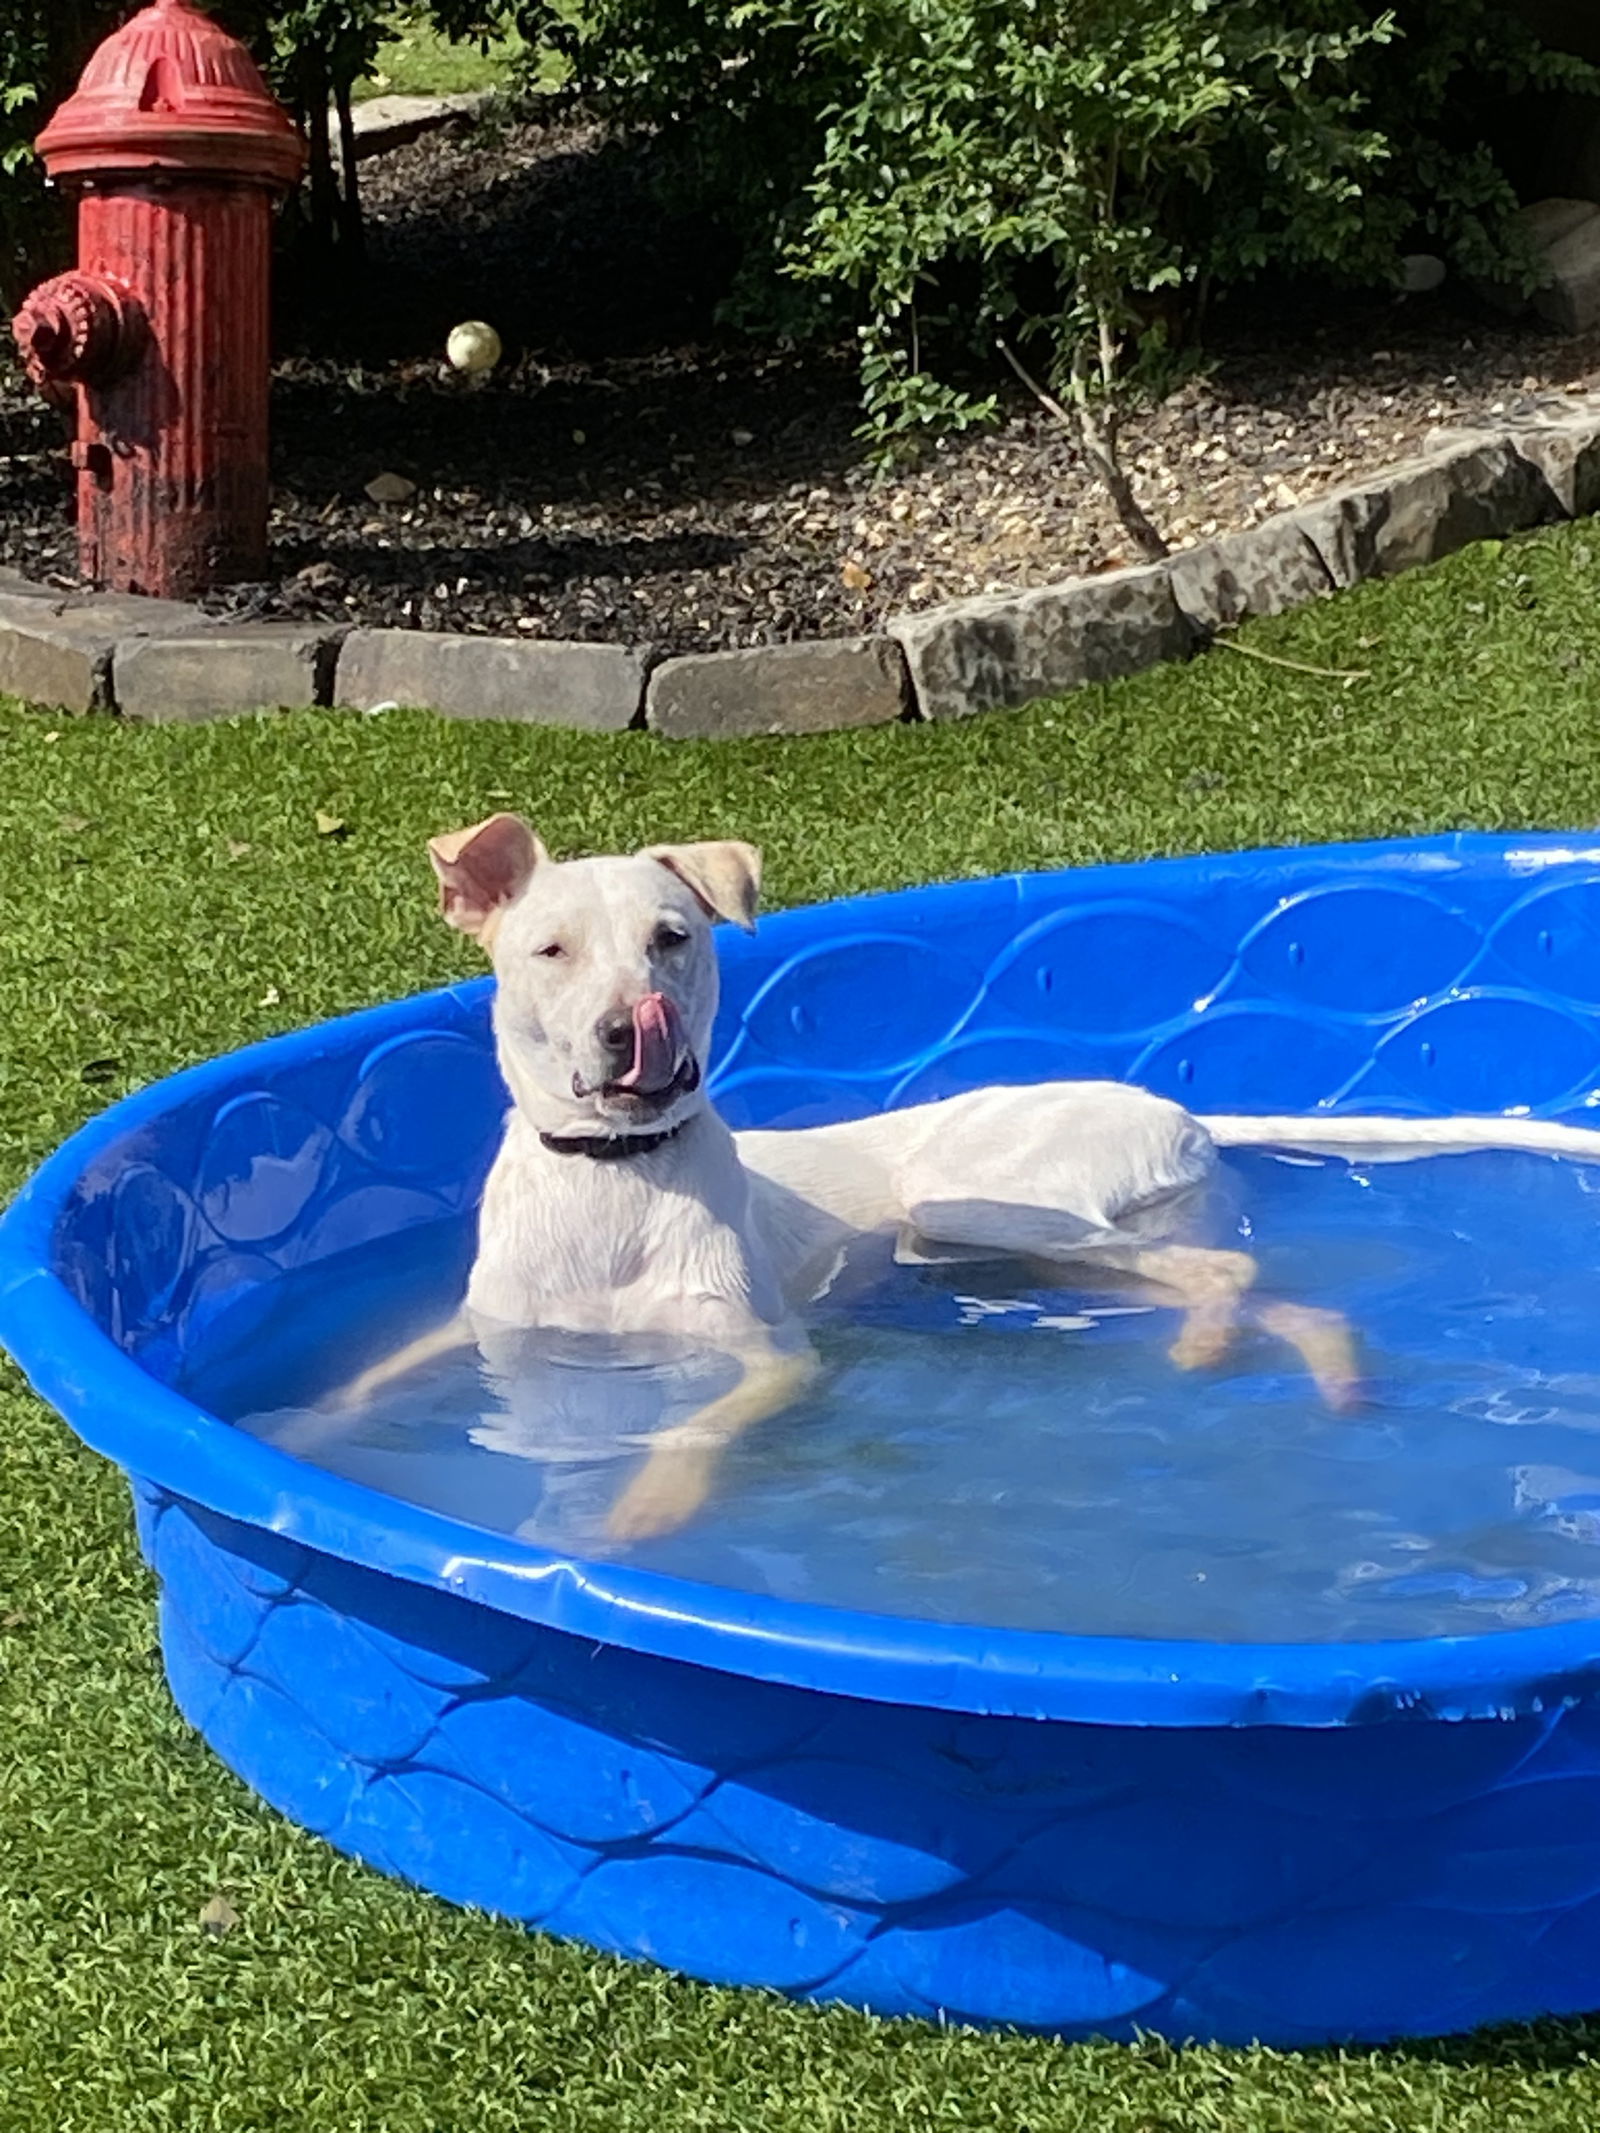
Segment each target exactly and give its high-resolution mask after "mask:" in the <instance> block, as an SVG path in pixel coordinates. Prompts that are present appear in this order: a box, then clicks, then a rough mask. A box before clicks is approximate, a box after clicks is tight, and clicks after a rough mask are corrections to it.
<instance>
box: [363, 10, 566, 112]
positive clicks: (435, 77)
mask: <svg viewBox="0 0 1600 2133" xmlns="http://www.w3.org/2000/svg"><path fill="white" fill-rule="evenodd" d="M514 78H515V79H520V80H521V81H522V82H523V83H525V84H530V83H533V82H538V83H539V84H540V85H542V86H544V87H549V88H554V87H556V86H557V85H558V84H559V81H560V79H561V68H560V64H559V62H558V61H557V60H556V59H555V56H554V54H552V53H548V52H541V53H540V55H539V57H538V61H537V64H535V63H534V61H533V59H532V56H531V54H530V50H529V47H528V45H527V44H526V43H525V41H524V40H523V38H522V37H521V36H519V35H518V33H517V30H516V28H515V26H514V25H513V24H512V23H511V21H510V20H509V18H508V19H507V21H506V22H505V23H504V25H503V26H502V28H501V29H500V31H499V33H498V34H497V35H495V36H493V37H491V38H489V39H488V40H487V41H484V40H482V39H479V38H470V37H469V38H466V39H463V40H460V41H457V40H454V39H451V38H448V37H442V36H441V35H440V34H439V32H438V31H437V30H436V29H435V28H434V27H433V25H432V24H431V23H430V22H427V21H425V20H423V19H421V18H420V17H418V16H415V15H412V14H410V13H409V12H408V11H407V10H405V9H404V8H400V9H397V10H396V11H395V23H394V29H393V31H392V33H391V34H390V36H389V37H388V38H387V39H386V40H385V42H384V44H383V46H382V47H381V49H380V50H379V53H378V62H377V67H376V70H375V71H374V72H373V73H372V74H370V75H369V76H368V77H367V78H366V80H365V81H363V82H362V83H361V84H360V85H359V87H358V88H357V90H356V95H357V97H358V98H368V97H374V96H455V95H459V94H462V93H463V92H465V91H467V90H472V89H501V88H504V87H506V86H507V85H508V84H509V83H510V82H511V81H512V80H513V79H514Z"/></svg>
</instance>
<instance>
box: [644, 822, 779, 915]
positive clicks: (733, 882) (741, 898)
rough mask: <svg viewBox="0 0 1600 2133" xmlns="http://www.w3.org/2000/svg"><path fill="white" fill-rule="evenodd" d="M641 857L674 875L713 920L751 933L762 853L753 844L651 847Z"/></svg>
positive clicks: (758, 888)
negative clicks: (688, 889)
mask: <svg viewBox="0 0 1600 2133" xmlns="http://www.w3.org/2000/svg"><path fill="white" fill-rule="evenodd" d="M644 856H645V857H646V859H654V860H657V861H659V863H660V864H661V865H662V866H664V867H666V868H667V869H668V870H669V871H670V872H671V873H674V874H676V875H677V877H678V879H679V880H680V881H681V882H683V883H684V884H685V885H686V886H687V887H688V888H691V889H692V890H693V891H694V893H695V895H696V896H697V897H698V898H699V899H700V902H701V903H702V904H703V905H704V906H705V908H706V910H707V911H708V912H709V913H710V914H711V916H712V917H713V918H726V919H730V920H731V921H732V922H733V924H734V925H736V926H742V927H743V928H744V930H745V932H746V933H754V931H755V930H756V905H757V903H758V902H759V901H760V897H761V854H760V853H759V852H758V851H757V850H756V848H755V846H754V845H753V844H652V845H651V846H650V847H649V848H648V850H647V851H646V852H645V855H644Z"/></svg>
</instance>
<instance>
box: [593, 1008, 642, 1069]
mask: <svg viewBox="0 0 1600 2133" xmlns="http://www.w3.org/2000/svg"><path fill="white" fill-rule="evenodd" d="M595 1035H596V1036H597V1037H598V1038H599V1039H600V1046H601V1049H602V1050H603V1051H607V1052H609V1053H610V1054H611V1056H612V1057H613V1058H614V1059H631V1058H632V1057H633V1016H632V1015H631V1014H629V1012H628V1011H627V1009H626V1008H618V1009H617V1011H616V1012H615V1013H614V1014H609V1015H602V1016H601V1017H600V1020H599V1021H598V1022H597V1023H596V1024H595Z"/></svg>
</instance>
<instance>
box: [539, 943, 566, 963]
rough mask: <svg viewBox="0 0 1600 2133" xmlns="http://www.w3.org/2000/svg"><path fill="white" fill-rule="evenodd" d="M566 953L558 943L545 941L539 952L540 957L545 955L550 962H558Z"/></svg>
mask: <svg viewBox="0 0 1600 2133" xmlns="http://www.w3.org/2000/svg"><path fill="white" fill-rule="evenodd" d="M566 952H567V951H566V949H565V948H563V947H562V945H561V943H560V942H559V941H546V942H545V944H544V946H543V947H542V948H541V949H540V950H539V954H540V955H547V956H548V957H549V958H550V960H551V961H552V962H558V961H559V960H560V958H561V957H562V956H564V955H565V954H566Z"/></svg>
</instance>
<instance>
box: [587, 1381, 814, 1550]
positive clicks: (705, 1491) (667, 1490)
mask: <svg viewBox="0 0 1600 2133" xmlns="http://www.w3.org/2000/svg"><path fill="white" fill-rule="evenodd" d="M732 1353H733V1354H734V1356H735V1358H736V1360H737V1361H738V1363H739V1365H740V1377H739V1382H738V1383H737V1384H736V1385H734V1386H733V1387H732V1388H731V1389H730V1390H729V1391H727V1392H725V1393H722V1394H720V1395H719V1396H718V1397H717V1398H716V1399H715V1400H710V1401H708V1402H707V1403H706V1405H705V1406H704V1407H702V1408H699V1409H697V1410H696V1412H695V1413H694V1414H692V1415H691V1416H690V1417H689V1419H688V1420H687V1421H686V1422H679V1423H676V1424H675V1425H674V1426H673V1427H672V1428H671V1429H669V1430H664V1431H663V1432H662V1434H661V1435H660V1436H659V1437H658V1438H657V1439H656V1440H655V1442H654V1444H653V1445H652V1446H651V1448H650V1456H649V1458H648V1459H647V1460H646V1461H645V1463H644V1465H643V1467H642V1468H641V1469H640V1471H639V1472H638V1473H637V1474H636V1475H635V1476H634V1478H633V1480H632V1481H631V1482H630V1483H629V1484H628V1486H627V1487H626V1488H625V1489H624V1490H623V1492H622V1494H621V1495H620V1496H619V1497H618V1498H617V1501H616V1503H615V1504H614V1505H613V1506H612V1509H611V1516H610V1517H609V1518H608V1519H607V1521H606V1530H607V1532H608V1533H609V1534H610V1536H611V1538H612V1539H613V1540H650V1539H652V1538H653V1537H654V1536H655V1535H657V1534H661V1533H672V1532H675V1531H676V1530H677V1528H678V1527H679V1526H682V1525H685V1524H687V1522H688V1521H689V1520H690V1519H691V1518H692V1517H693V1516H694V1514H695V1512H696V1511H698V1510H699V1509H700V1506H701V1505H702V1504H703V1503H704V1502H705V1500H706V1497H707V1496H708V1495H709V1494H710V1492H711V1483H712V1479H713V1477H714V1476H715V1474H716V1470H717V1461H718V1460H719V1459H720V1458H721V1457H722V1454H723V1453H724V1451H726V1449H727V1447H728V1446H729V1445H730V1444H731V1443H732V1442H733V1440H734V1438H735V1437H737V1436H740V1435H741V1434H742V1433H743V1432H744V1431H745V1430H747V1429H750V1428H751V1427H753V1426H754V1424H756V1423H757V1422H764V1421H766V1420H767V1418H768V1416H769V1415H775V1414H777V1413H778V1412H779V1411H780V1410H781V1409H782V1408H785V1407H790V1406H792V1405H793V1404H794V1402H795V1401H796V1400H798V1399H799V1398H800V1397H801V1395H802V1394H803V1393H804V1392H805V1390H806V1388H807V1387H808V1386H809V1385H810V1384H811V1383H812V1382H813V1381H814V1380H815V1378H816V1375H817V1370H818V1367H819V1366H818V1363H817V1358H816V1356H815V1355H814V1354H813V1353H812V1351H811V1349H810V1348H809V1347H808V1346H801V1347H780V1346H779V1345H778V1344H777V1343H776V1342H775V1341H772V1340H770V1339H768V1340H763V1341H760V1342H752V1343H749V1344H744V1345H741V1346H739V1347H738V1348H736V1349H734V1350H732Z"/></svg>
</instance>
